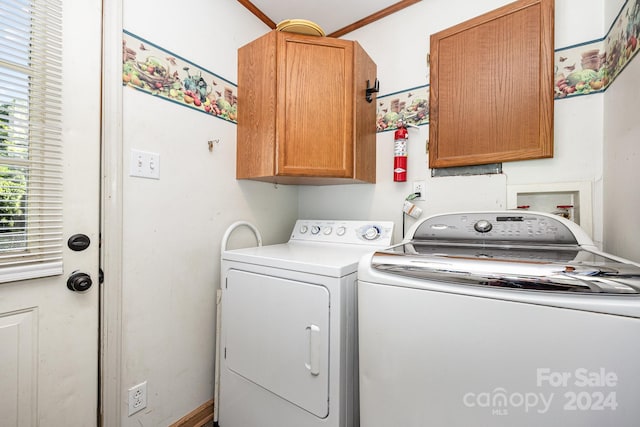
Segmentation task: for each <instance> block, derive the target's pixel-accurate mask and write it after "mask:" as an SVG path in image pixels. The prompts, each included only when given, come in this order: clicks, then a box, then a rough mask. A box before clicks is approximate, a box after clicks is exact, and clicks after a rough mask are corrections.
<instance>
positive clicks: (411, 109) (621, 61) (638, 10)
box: [376, 0, 640, 132]
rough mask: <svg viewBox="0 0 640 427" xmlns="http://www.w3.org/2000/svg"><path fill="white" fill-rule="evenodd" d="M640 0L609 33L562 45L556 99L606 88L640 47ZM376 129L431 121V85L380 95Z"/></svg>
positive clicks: (557, 61) (628, 5)
mask: <svg viewBox="0 0 640 427" xmlns="http://www.w3.org/2000/svg"><path fill="white" fill-rule="evenodd" d="M639 38H640V0H627V1H626V2H625V3H624V5H623V6H622V8H621V9H620V13H618V16H617V17H616V19H615V20H614V22H613V24H612V25H611V27H610V28H609V31H608V32H607V35H606V36H605V37H604V38H602V39H599V40H593V41H590V42H585V43H581V44H577V45H573V46H568V47H565V48H561V49H556V51H555V60H554V64H555V65H554V76H555V79H554V81H555V86H554V99H556V100H559V99H566V98H570V97H574V96H580V95H590V94H594V93H599V92H604V91H605V90H606V89H607V88H608V87H609V86H610V85H611V83H612V82H613V80H614V79H615V78H616V77H617V76H618V75H619V74H620V73H621V72H622V70H624V68H625V67H626V66H627V64H629V62H631V60H632V59H633V58H634V57H635V56H636V55H637V54H638V51H639V50H640V43H639V42H638V39H639ZM377 102H378V104H377V117H376V130H377V131H378V132H384V131H390V130H395V129H397V123H398V121H399V120H406V123H408V124H410V125H416V126H420V125H425V124H428V123H429V85H424V86H420V87H417V88H412V89H407V90H404V91H400V92H394V93H391V94H387V95H382V96H379V97H378V99H377Z"/></svg>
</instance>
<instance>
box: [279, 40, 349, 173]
mask: <svg viewBox="0 0 640 427" xmlns="http://www.w3.org/2000/svg"><path fill="white" fill-rule="evenodd" d="M277 56H278V59H277V63H278V72H277V79H278V93H277V97H278V102H277V105H278V108H280V109H281V111H279V114H278V118H277V125H276V128H277V136H276V145H277V149H276V156H277V162H276V165H277V171H276V174H277V175H294V176H318V177H323V176H324V177H352V176H353V143H354V141H353V134H354V130H353V121H354V120H353V43H352V42H349V41H345V40H337V39H329V38H320V37H304V36H302V37H301V36H299V35H292V34H289V33H278V46H277Z"/></svg>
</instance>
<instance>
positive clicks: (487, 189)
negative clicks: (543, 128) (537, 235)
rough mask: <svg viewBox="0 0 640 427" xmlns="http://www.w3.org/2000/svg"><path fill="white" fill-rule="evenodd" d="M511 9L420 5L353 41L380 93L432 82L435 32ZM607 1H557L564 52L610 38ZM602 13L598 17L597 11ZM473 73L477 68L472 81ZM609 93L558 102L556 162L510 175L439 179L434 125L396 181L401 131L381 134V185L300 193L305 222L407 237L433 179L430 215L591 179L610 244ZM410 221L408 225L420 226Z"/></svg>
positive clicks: (490, 0) (494, 204)
mask: <svg viewBox="0 0 640 427" xmlns="http://www.w3.org/2000/svg"><path fill="white" fill-rule="evenodd" d="M507 3H510V1H508V0H485V1H481V2H478V1H472V0H430V1H423V2H420V3H417V4H415V5H412V6H410V7H408V8H406V9H404V10H402V11H400V12H397V13H395V14H393V15H390V16H389V17H387V18H385V19H383V20H381V21H378V22H376V23H374V24H372V25H369V26H366V27H364V28H362V29H359V30H357V31H354V32H352V33H349V34H347V35H345V37H344V38H346V39H351V40H357V41H358V42H359V43H360V44H361V45H362V46H363V47H364V49H365V50H366V51H367V52H368V53H369V55H370V56H371V57H372V59H373V60H374V61H375V62H376V64H377V66H378V77H379V80H380V87H381V93H380V95H384V94H388V93H393V92H397V91H401V90H406V89H409V88H411V87H415V86H421V85H424V84H427V83H428V81H427V72H428V70H427V67H426V55H427V53H428V52H429V36H430V34H432V33H434V32H437V31H440V30H442V29H444V28H447V27H450V26H452V25H455V24H457V23H459V22H462V21H464V20H467V19H470V18H472V17H474V16H477V15H479V14H482V13H485V12H488V11H490V10H493V9H495V8H497V7H500V6H503V5H505V4H507ZM602 8H603V6H602V2H601V1H600V0H588V1H586V2H585V1H584V0H562V1H556V25H555V28H556V30H555V32H556V48H559V47H566V46H568V45H571V44H576V43H581V42H585V41H591V40H593V39H597V38H601V37H603V36H604V31H605V30H604V27H605V24H604V23H603V17H602V13H601V12H602ZM594 10H595V11H596V12H594ZM472 74H473V71H472V70H470V77H472ZM602 98H603V97H602V95H594V96H586V97H579V98H575V99H569V100H566V101H556V102H555V155H554V158H552V159H543V160H533V161H525V162H509V163H504V164H503V174H502V175H494V176H472V177H451V178H431V176H430V175H431V172H430V170H429V169H428V167H427V162H428V158H427V154H426V153H425V143H426V141H427V139H428V136H429V135H428V134H429V132H428V126H422V127H420V129H419V130H415V129H410V130H409V144H408V145H409V147H408V150H409V165H408V174H407V182H406V183H394V182H393V172H392V169H393V168H392V165H393V161H392V157H393V132H384V133H379V134H378V137H377V143H378V150H377V154H378V160H377V166H378V171H377V184H376V185H375V186H374V185H366V184H363V185H360V186H357V185H352V186H345V187H340V186H333V187H331V188H322V187H300V199H299V200H300V208H299V210H300V216H301V217H304V218H311V217H322V218H326V217H330V216H332V217H348V218H371V219H385V220H393V221H395V222H396V240H398V239H399V238H400V237H401V230H402V214H401V209H402V202H403V200H404V199H405V198H406V197H407V196H408V195H409V194H410V193H411V192H412V184H411V182H412V181H414V180H417V179H424V180H426V187H427V191H426V197H427V200H426V201H424V202H416V204H417V205H418V206H419V207H420V208H422V209H423V211H424V214H423V215H426V214H430V213H439V212H446V211H456V210H487V209H505V208H507V202H506V193H507V186H508V185H514V184H517V185H522V184H544V183H552V182H576V181H587V182H588V183H591V186H592V187H593V188H594V196H593V199H594V200H595V202H594V205H595V206H594V222H595V224H596V226H595V227H594V231H593V236H594V239H595V240H596V241H601V240H602V226H601V214H600V213H599V212H600V211H601V200H602V196H601V193H602V190H601V178H602V160H601V158H602V132H603V131H602V121H603V107H602V103H603V99H602ZM412 222H413V220H412V219H411V218H408V219H407V225H409V224H410V223H412Z"/></svg>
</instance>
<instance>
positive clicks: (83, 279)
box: [67, 272, 93, 292]
mask: <svg viewBox="0 0 640 427" xmlns="http://www.w3.org/2000/svg"><path fill="white" fill-rule="evenodd" d="M92 284H93V281H92V280H91V276H89V275H88V274H87V273H79V272H77V273H73V274H72V275H71V276H69V279H67V288H69V289H70V290H72V291H75V292H84V291H86V290H87V289H89V288H90V287H91V285H92Z"/></svg>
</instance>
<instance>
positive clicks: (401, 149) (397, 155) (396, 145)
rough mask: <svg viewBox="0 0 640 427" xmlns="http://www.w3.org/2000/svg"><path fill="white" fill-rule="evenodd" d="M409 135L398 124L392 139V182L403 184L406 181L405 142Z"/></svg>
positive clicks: (405, 129)
mask: <svg viewBox="0 0 640 427" xmlns="http://www.w3.org/2000/svg"><path fill="white" fill-rule="evenodd" d="M408 139H409V133H408V132H407V128H405V127H404V125H403V124H400V127H399V128H398V130H396V133H395V135H394V138H393V180H394V181H395V182H405V181H406V180H407V140H408Z"/></svg>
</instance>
